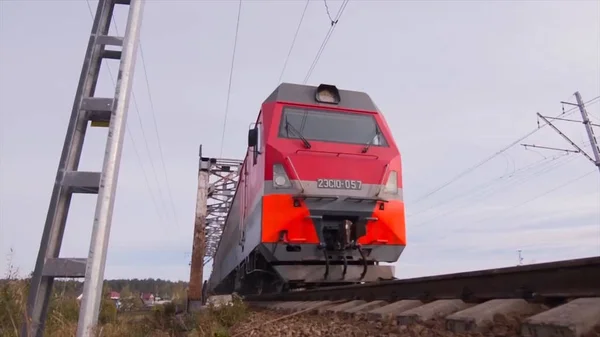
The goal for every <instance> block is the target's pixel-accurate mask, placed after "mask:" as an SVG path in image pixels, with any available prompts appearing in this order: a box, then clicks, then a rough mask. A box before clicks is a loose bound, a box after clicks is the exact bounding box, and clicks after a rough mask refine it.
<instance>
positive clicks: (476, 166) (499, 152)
mask: <svg viewBox="0 0 600 337" xmlns="http://www.w3.org/2000/svg"><path fill="white" fill-rule="evenodd" d="M598 98H600V96H596V97H594V98H592V99H591V100H589V101H587V102H585V104H590V103H592V102H594V101H595V100H597V99H598ZM576 109H578V108H577V107H574V108H571V109H569V110H568V111H566V112H563V113H562V114H561V115H563V116H566V115H568V114H570V113H572V112H573V111H575V110H576ZM559 116H560V115H559ZM546 126H547V124H545V125H542V126H540V127H538V128H535V129H533V130H531V131H530V132H528V133H526V134H525V135H523V136H521V137H519V138H518V139H517V140H515V141H513V142H511V143H510V144H508V145H506V146H505V147H503V148H502V149H500V150H499V151H497V152H495V153H494V154H492V155H491V156H489V157H487V158H485V159H484V160H482V161H481V162H479V163H478V164H475V165H474V166H471V167H470V168H468V169H466V170H465V171H463V172H461V173H459V174H458V175H456V176H455V177H454V178H452V179H450V180H449V181H448V182H446V183H444V184H442V185H441V186H439V187H436V188H435V189H433V190H432V191H430V192H428V193H426V194H425V195H423V196H421V197H419V198H417V199H416V200H415V201H413V202H419V201H421V200H424V199H425V198H427V197H429V196H431V195H433V194H435V193H437V192H439V191H440V190H442V189H443V188H445V187H447V186H449V185H450V184H452V183H454V182H455V181H457V180H459V179H460V178H462V177H464V176H465V175H467V174H469V173H471V172H473V171H475V170H476V169H478V168H479V167H481V166H483V165H484V164H486V163H487V162H489V161H490V160H492V159H494V158H496V157H497V156H499V155H500V154H502V153H504V152H506V151H507V150H508V149H510V148H511V147H513V146H515V145H517V144H518V143H519V142H521V141H523V140H524V139H526V138H528V137H529V136H531V135H533V134H534V133H536V132H538V131H540V130H541V129H543V128H544V127H546Z"/></svg>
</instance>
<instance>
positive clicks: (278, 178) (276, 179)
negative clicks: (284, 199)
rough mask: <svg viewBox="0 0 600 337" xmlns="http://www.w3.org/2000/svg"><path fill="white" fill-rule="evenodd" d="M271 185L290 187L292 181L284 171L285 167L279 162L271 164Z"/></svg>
mask: <svg viewBox="0 0 600 337" xmlns="http://www.w3.org/2000/svg"><path fill="white" fill-rule="evenodd" d="M273 187H275V188H290V187H292V183H291V182H290V179H289V178H288V176H287V173H285V169H284V168H283V165H281V164H275V165H273Z"/></svg>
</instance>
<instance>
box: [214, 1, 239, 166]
mask: <svg viewBox="0 0 600 337" xmlns="http://www.w3.org/2000/svg"><path fill="white" fill-rule="evenodd" d="M241 13H242V0H240V1H239V4H238V14H237V20H236V23H235V38H234V41H233V53H232V56H231V67H230V69H229V86H228V88H227V101H226V102H225V117H224V118H223V134H222V135H221V151H220V153H219V157H223V146H224V143H225V129H226V126H227V114H228V113H229V98H230V96H231V82H232V79H233V65H234V63H235V51H236V49H237V41H238V33H239V29H240V15H241Z"/></svg>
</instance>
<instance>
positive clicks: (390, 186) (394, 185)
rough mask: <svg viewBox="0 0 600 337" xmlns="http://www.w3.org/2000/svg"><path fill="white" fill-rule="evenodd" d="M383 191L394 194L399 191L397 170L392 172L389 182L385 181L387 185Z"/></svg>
mask: <svg viewBox="0 0 600 337" xmlns="http://www.w3.org/2000/svg"><path fill="white" fill-rule="evenodd" d="M383 191H384V192H385V193H392V194H397V193H398V172H396V171H391V172H390V175H389V176H388V179H387V182H386V183H385V186H384V187H383Z"/></svg>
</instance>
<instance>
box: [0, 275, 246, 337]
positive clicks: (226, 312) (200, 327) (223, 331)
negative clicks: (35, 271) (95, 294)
mask: <svg viewBox="0 0 600 337" xmlns="http://www.w3.org/2000/svg"><path fill="white" fill-rule="evenodd" d="M8 265H9V271H8V275H7V277H6V279H5V280H2V281H1V282H0V336H2V337H19V336H20V329H21V325H22V324H23V322H24V321H27V320H26V310H25V308H26V302H27V292H28V288H29V285H28V280H23V279H18V278H16V277H15V276H16V274H17V272H16V270H15V269H14V268H13V267H12V265H11V264H10V263H9V264H8ZM248 313H249V311H248V309H247V307H246V306H245V304H244V303H242V302H241V301H240V300H234V303H233V305H231V306H226V307H223V308H214V307H210V308H208V310H206V311H204V312H202V313H198V314H193V315H192V314H190V315H184V314H179V315H177V314H176V313H175V305H174V304H170V305H161V306H156V307H154V308H153V310H152V311H150V312H145V313H140V314H139V315H136V314H133V315H132V314H127V315H122V316H121V315H120V314H118V313H117V309H116V307H115V305H114V303H113V302H112V301H110V300H104V301H103V302H102V304H101V308H100V316H99V319H98V326H97V327H96V331H95V335H96V336H98V337H100V336H101V337H172V336H173V337H179V336H185V337H201V336H211V337H227V336H230V334H229V330H230V329H231V327H233V326H234V325H235V324H236V323H238V322H239V321H241V320H244V319H246V317H247V316H248ZM78 317H79V303H78V302H77V300H76V299H75V298H64V297H60V296H54V295H53V296H52V298H51V300H50V306H49V310H48V318H47V320H46V328H45V334H44V335H45V336H48V337H69V336H75V333H76V331H77V320H78Z"/></svg>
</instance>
